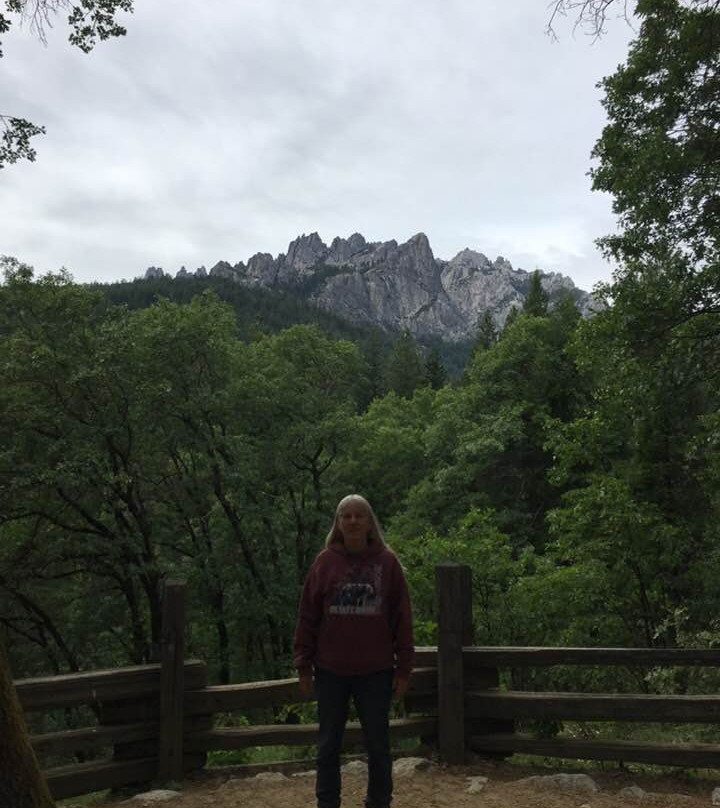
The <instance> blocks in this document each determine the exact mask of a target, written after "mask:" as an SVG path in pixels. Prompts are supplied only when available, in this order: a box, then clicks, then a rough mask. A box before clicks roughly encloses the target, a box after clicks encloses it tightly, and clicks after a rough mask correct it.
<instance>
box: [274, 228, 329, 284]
mask: <svg viewBox="0 0 720 808" xmlns="http://www.w3.org/2000/svg"><path fill="white" fill-rule="evenodd" d="M327 254H328V248H327V245H326V244H325V243H324V242H323V240H322V239H321V238H320V236H319V235H318V234H317V233H310V235H309V236H306V235H305V234H304V233H303V234H302V236H298V237H297V238H296V239H295V241H291V242H290V244H289V245H288V251H287V256H286V257H285V263H286V265H287V266H288V267H290V268H292V269H294V270H296V271H297V272H298V273H300V274H303V273H304V272H305V270H306V269H309V268H310V267H314V266H315V265H316V264H319V263H321V262H322V261H323V259H324V258H325V257H326V256H327Z"/></svg>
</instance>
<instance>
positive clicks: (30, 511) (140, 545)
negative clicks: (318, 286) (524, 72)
mask: <svg viewBox="0 0 720 808" xmlns="http://www.w3.org/2000/svg"><path fill="white" fill-rule="evenodd" d="M638 14H639V16H640V18H641V20H642V25H641V28H640V30H639V33H638V35H637V38H636V40H635V41H634V43H633V44H632V46H631V49H630V53H629V56H628V59H627V62H626V63H625V64H624V65H622V66H621V67H620V68H619V69H618V71H617V72H616V73H615V74H614V75H613V76H610V77H609V78H607V79H606V80H605V81H604V83H603V89H604V92H605V101H604V104H605V107H606V110H607V113H608V117H609V123H608V125H607V127H606V128H605V130H604V132H603V134H602V137H601V138H600V140H599V141H598V143H597V144H596V147H595V151H594V156H595V158H596V164H595V168H593V170H592V177H593V183H594V186H595V187H596V188H597V189H598V190H604V191H608V192H610V193H612V194H613V196H614V200H615V209H616V212H617V213H618V216H619V223H620V228H619V230H618V232H617V234H615V235H613V236H610V237H608V238H606V239H604V240H602V243H601V247H602V249H604V250H605V251H606V252H607V254H608V256H611V257H612V258H613V259H614V260H615V261H616V262H617V267H618V268H617V270H616V271H615V273H614V275H613V279H612V281H611V282H610V283H608V284H606V285H604V286H602V287H601V288H600V289H599V290H598V293H599V294H600V295H601V296H602V298H603V299H604V301H605V303H606V304H607V306H606V308H604V309H603V310H602V311H601V312H600V313H598V314H596V315H595V316H594V317H592V318H591V319H588V320H581V319H580V317H579V315H578V313H577V311H576V309H575V307H574V305H573V304H572V301H570V300H565V301H561V302H560V303H559V304H557V305H556V306H554V307H553V308H551V309H549V308H548V302H547V300H546V299H545V297H544V295H543V292H542V289H541V288H540V286H539V284H538V283H535V285H534V287H533V289H532V291H531V294H530V295H529V296H528V298H527V300H526V302H525V306H524V309H523V310H522V311H518V312H517V313H516V315H515V316H513V317H511V318H510V319H509V321H508V323H507V325H506V326H505V328H504V329H503V330H502V332H501V333H497V332H496V331H495V329H494V328H493V326H492V322H491V321H490V320H489V319H488V318H487V317H485V318H481V319H480V321H479V325H478V335H477V339H476V341H475V344H474V346H473V347H472V352H471V353H470V355H469V356H468V358H467V361H466V362H465V363H464V367H462V369H460V368H459V367H458V368H456V369H455V371H454V372H451V373H450V374H448V373H447V370H446V367H444V366H443V361H442V357H441V355H440V352H439V350H438V347H437V346H434V347H432V348H430V349H428V348H420V347H419V346H417V345H416V344H415V343H414V341H413V340H412V338H411V337H410V335H409V334H402V335H383V334H380V333H379V332H375V333H372V334H369V333H360V332H359V331H357V330H353V329H351V328H350V327H347V326H344V325H342V324H340V323H339V322H336V321H333V323H331V324H329V322H328V321H325V322H320V321H313V318H312V317H309V316H308V317H306V316H305V315H302V316H300V315H299V314H297V315H291V314H289V313H288V314H287V320H286V319H283V318H282V317H277V318H276V319H275V320H273V319H272V316H273V315H272V313H273V312H274V313H275V314H277V313H278V312H279V311H280V309H281V304H280V303H277V304H274V303H272V301H270V299H269V298H268V299H267V300H264V302H263V304H262V305H263V306H265V305H267V306H268V309H267V311H268V312H270V313H268V314H267V316H265V317H264V318H260V319H258V317H259V314H260V310H261V306H260V303H259V301H254V302H253V301H249V302H248V304H247V306H245V307H243V305H240V304H239V303H238V302H237V301H233V300H228V299H223V293H222V290H218V289H217V288H213V289H201V288H199V287H198V288H197V289H195V288H191V287H190V286H184V287H183V288H184V289H185V290H186V292H192V294H188V297H187V299H183V300H178V299H172V297H171V294H170V293H169V292H168V291H167V290H162V289H159V290H158V289H151V290H150V294H148V289H149V288H148V287H146V286H143V284H142V283H141V282H138V283H137V284H135V285H133V286H132V289H131V290H130V291H132V295H134V297H133V296H132V295H131V294H130V291H128V290H127V289H126V290H124V291H122V290H118V289H117V288H114V287H112V286H110V287H107V288H90V287H86V286H82V285H78V284H75V283H73V282H72V280H71V278H70V277H68V276H67V275H65V274H62V273H60V274H47V275H42V276H39V277H38V276H36V275H35V274H34V273H33V271H32V270H31V269H30V268H29V267H27V266H25V265H23V264H22V263H21V262H19V261H16V260H14V259H4V262H3V264H4V271H5V280H4V284H3V285H2V286H1V287H0V337H1V339H0V374H1V376H2V380H1V383H0V433H1V434H0V447H1V448H0V626H1V627H2V632H3V638H4V641H5V644H6V646H7V648H8V651H9V654H10V657H11V661H12V666H13V670H14V673H15V675H16V676H17V677H22V676H30V675H33V674H39V673H41V672H42V673H49V672H58V673H59V672H66V671H75V670H83V669H89V668H96V667H100V666H112V665H121V664H127V663H139V662H142V661H145V660H148V659H151V658H152V657H153V655H154V649H155V648H156V646H157V643H158V640H159V630H160V625H159V616H160V597H161V589H162V581H163V579H164V578H165V577H166V576H173V577H181V578H184V579H186V580H187V581H188V584H189V589H190V601H189V614H188V622H189V638H188V642H189V646H188V649H189V653H190V654H191V655H193V656H197V657H200V658H203V659H206V660H207V661H208V663H209V665H210V670H211V676H212V679H213V681H215V682H227V681H240V680H243V679H255V678H270V677H275V676H282V675H285V674H287V673H288V671H289V662H290V642H291V635H292V629H293V623H294V617H295V609H296V604H297V600H298V595H299V589H300V586H301V582H302V580H303V576H304V573H305V571H306V569H307V567H308V565H309V564H310V562H311V561H312V559H313V558H314V556H315V554H316V553H317V552H318V550H319V549H320V547H321V546H322V543H323V539H324V536H325V534H326V532H327V529H328V527H329V523H330V520H331V517H332V512H333V509H334V506H335V503H336V502H337V501H338V499H339V498H340V497H341V496H343V495H344V494H347V493H349V492H359V493H362V494H364V495H365V496H367V497H368V499H369V500H370V501H371V502H372V503H373V505H374V506H375V508H376V510H377V512H378V515H379V517H380V519H381V521H382V522H383V524H384V525H385V527H386V532H387V538H388V542H389V544H390V545H391V546H392V547H393V548H394V550H395V551H396V552H397V554H398V556H399V557H400V559H401V561H402V562H403V564H404V565H405V567H406V569H407V572H408V579H409V582H410V586H411V592H412V597H413V603H414V610H415V618H416V627H417V641H418V643H420V644H424V643H432V642H433V640H434V632H435V623H434V614H435V613H434V605H433V591H432V588H433V580H434V576H433V567H434V565H435V564H436V563H437V562H439V561H441V560H445V559H453V560H458V561H465V562H467V563H469V564H470V565H471V567H472V570H473V576H474V590H473V591H474V615H473V616H474V622H475V629H476V639H477V642H478V643H482V644H494V645H495V644H497V645H500V644H514V645H544V644H550V645H629V646H637V645H639V646H673V645H696V646H707V645H715V644H717V642H718V641H720V624H719V623H718V618H717V609H716V607H717V604H718V602H719V598H720V385H719V383H718V381H719V380H718V376H719V374H720V190H719V189H720V145H719V140H718V127H719V126H720V106H719V105H718V99H719V98H720V84H719V82H720V73H719V72H718V57H719V53H720V51H719V48H720V12H718V10H717V7H716V5H714V4H712V3H692V4H690V5H687V4H681V3H679V2H675V0H663V2H652V3H649V2H641V3H639V4H638ZM536 280H537V279H536ZM206 285H207V284H206ZM181 286H182V285H181V284H175V285H173V288H180V287H181ZM158 292H159V293H160V294H161V296H160V297H157V296H156V295H157V293H158ZM275 305H277V307H276V308H275V307H274V306H275ZM294 305H295V304H294V303H292V302H288V301H285V302H284V303H283V304H282V306H290V307H291V306H294ZM287 321H293V322H298V321H301V322H300V323H299V324H296V325H292V326H290V327H287ZM344 328H346V329H347V330H345V331H343V329H344ZM569 675H570V674H568V676H569ZM573 675H575V676H579V675H580V674H578V673H575V674H573ZM613 675H619V674H613ZM698 675H700V674H692V676H698ZM684 676H685V678H684V679H683V680H682V682H680V683H678V682H671V683H668V682H667V681H665V680H660V679H657V678H653V677H652V676H649V677H645V678H644V679H643V680H642V681H641V683H640V685H641V686H642V687H644V688H646V689H648V690H652V689H656V688H663V687H673V688H675V689H676V690H677V689H678V687H679V688H681V689H686V690H688V689H690V690H691V689H692V686H693V682H692V681H691V680H690V679H689V678H688V676H689V675H688V674H684ZM556 681H557V680H556ZM615 685H616V686H618V683H617V681H616V682H615ZM634 686H635V687H637V686H638V683H637V682H635V683H634Z"/></svg>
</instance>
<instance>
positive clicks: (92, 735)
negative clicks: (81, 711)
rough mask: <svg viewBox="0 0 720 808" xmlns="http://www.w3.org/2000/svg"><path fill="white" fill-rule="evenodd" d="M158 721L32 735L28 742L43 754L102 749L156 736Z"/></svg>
mask: <svg viewBox="0 0 720 808" xmlns="http://www.w3.org/2000/svg"><path fill="white" fill-rule="evenodd" d="M159 726H160V725H159V723H158V722H157V721H150V722H145V723H141V724H125V725H121V726H117V727H84V728H83V729H71V730H65V731H63V732H46V733H43V734H42V735H33V736H32V737H31V738H30V743H31V744H32V747H33V749H34V750H35V751H36V752H43V753H44V754H61V753H65V754H70V755H71V754H73V753H74V752H79V751H81V750H82V751H87V750H89V749H102V748H103V747H105V746H112V745H113V744H116V743H122V742H127V741H142V740H146V739H148V738H157V736H158V731H159Z"/></svg>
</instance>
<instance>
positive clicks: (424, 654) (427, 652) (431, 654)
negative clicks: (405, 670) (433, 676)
mask: <svg viewBox="0 0 720 808" xmlns="http://www.w3.org/2000/svg"><path fill="white" fill-rule="evenodd" d="M413 665H414V666H415V667H416V668H436V667H437V646H435V645H421V646H416V648H415V656H414V658H413Z"/></svg>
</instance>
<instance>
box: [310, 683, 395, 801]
mask: <svg viewBox="0 0 720 808" xmlns="http://www.w3.org/2000/svg"><path fill="white" fill-rule="evenodd" d="M392 684H393V671H392V669H390V670H385V671H378V672H377V673H368V674H365V675H363V676H338V675H337V674H335V673H331V672H330V671H327V670H322V669H320V668H318V669H317V670H316V671H315V690H316V694H317V702H318V721H319V723H320V728H319V732H318V744H317V780H316V783H315V794H316V796H317V804H318V808H338V807H339V805H340V747H341V745H342V738H343V733H344V731H345V722H346V721H347V716H348V706H349V704H350V696H352V697H353V701H354V702H355V709H356V710H357V714H358V718H359V719H360V725H361V726H362V731H363V737H364V739H365V749H366V751H367V755H368V789H367V797H366V800H365V805H366V806H367V808H387V806H389V805H390V802H391V800H392V788H393V784H392V760H391V758H390V732H389V726H388V720H389V713H390V702H391V701H392Z"/></svg>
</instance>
